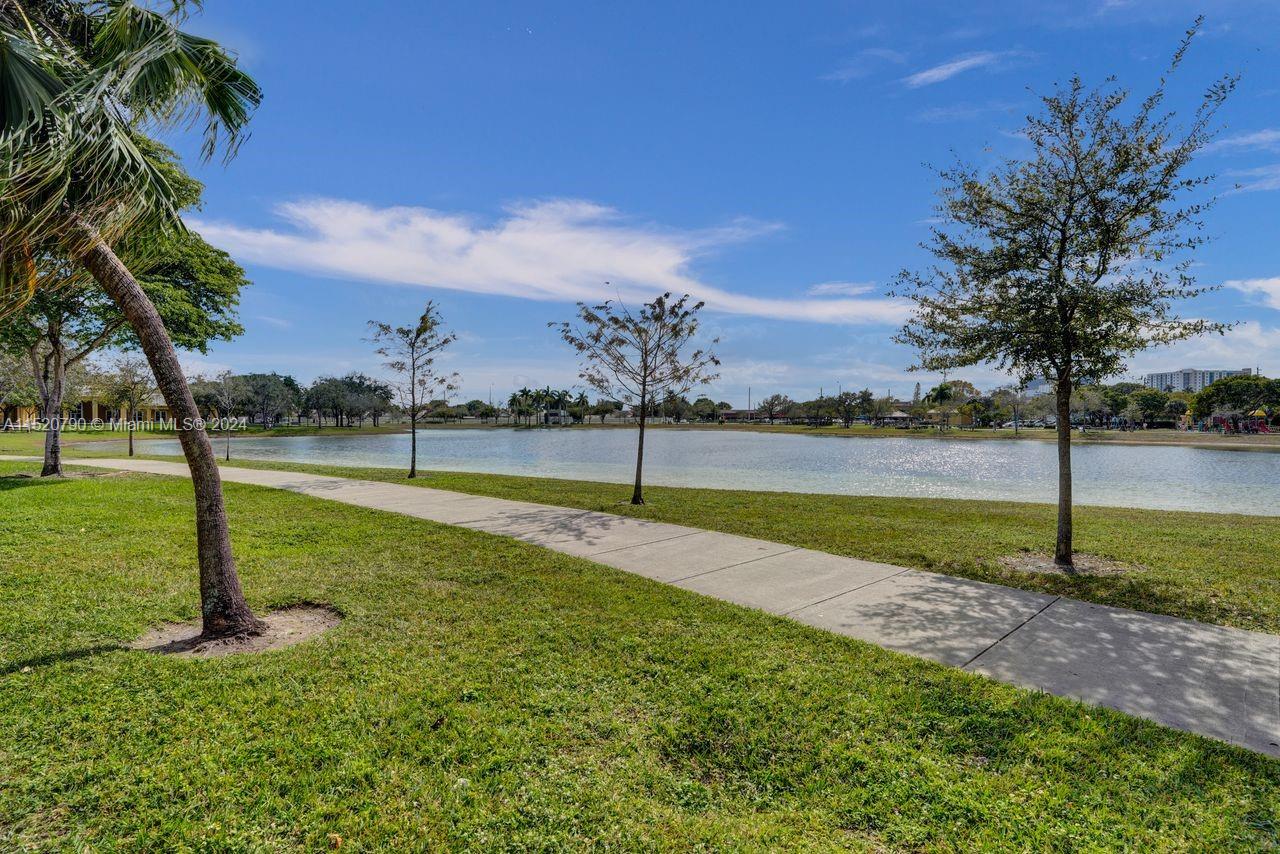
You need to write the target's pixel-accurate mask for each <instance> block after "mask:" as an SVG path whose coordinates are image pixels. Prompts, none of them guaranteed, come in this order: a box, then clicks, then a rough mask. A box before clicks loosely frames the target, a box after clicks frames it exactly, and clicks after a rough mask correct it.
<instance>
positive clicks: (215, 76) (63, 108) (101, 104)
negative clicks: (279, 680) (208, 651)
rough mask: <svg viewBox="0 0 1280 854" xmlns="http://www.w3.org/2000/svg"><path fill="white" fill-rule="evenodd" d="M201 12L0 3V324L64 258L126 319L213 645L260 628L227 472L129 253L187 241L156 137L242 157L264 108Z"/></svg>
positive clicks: (54, 1) (69, 2)
mask: <svg viewBox="0 0 1280 854" xmlns="http://www.w3.org/2000/svg"><path fill="white" fill-rule="evenodd" d="M187 5H188V4H187V3H186V2H184V0H171V2H170V3H169V4H168V5H167V6H166V7H164V8H163V10H162V11H156V10H153V9H150V8H144V7H142V6H140V5H138V4H136V3H133V2H129V1H128V0H115V2H110V3H106V2H100V0H6V1H5V2H4V3H0V50H2V51H3V62H0V92H2V93H3V94H4V97H2V98H0V110H3V113H2V114H0V187H2V189H3V192H0V313H6V312H12V311H14V310H16V309H17V308H20V307H21V305H22V304H23V303H24V302H25V301H26V300H27V299H28V298H29V297H30V296H31V294H32V293H33V292H34V291H35V289H36V288H37V287H38V286H39V279H38V277H37V274H36V263H35V259H36V258H37V257H39V256H40V254H41V253H42V252H45V251H54V252H56V253H58V254H60V255H63V256H64V257H66V258H68V259H71V260H73V261H75V262H76V263H77V264H79V265H81V266H83V267H84V269H85V270H86V271H88V273H89V274H90V275H91V276H92V277H93V279H94V280H95V281H96V282H97V283H98V285H99V286H100V287H102V289H103V290H104V291H105V292H106V293H107V295H108V296H110V297H111V298H112V299H113V300H114V301H115V302H116V304H117V305H118V306H119V308H120V310H121V312H122V313H123V314H124V316H125V317H126V318H127V319H128V321H129V324H130V326H131V327H132V328H133V330H134V332H135V333H136V334H137V336H138V340H139V343H140V346H141V349H142V351H143V353H144V354H145V355H146V357H147V361H148V362H149V363H150V365H151V368H152V371H153V373H154V374H155V377H156V381H157V385H158V386H159V388H160V391H161V393H162V394H163V395H164V398H165V402H166V403H167V404H168V407H169V411H170V412H171V413H172V414H173V416H174V418H175V420H176V422H177V428H178V438H179V440H180V441H181V443H182V449H183V452H184V454H185V455H186V458H187V463H188V465H189V467H190V469H191V478H192V483H193V485H194V487H195V495H196V542H197V551H198V554H199V562H200V599H201V613H202V617H203V634H204V636H205V637H206V638H215V637H223V636H227V635H234V634H239V633H244V632H255V631H260V630H261V628H262V623H261V621H259V620H258V619H257V618H256V617H255V616H254V615H253V612H252V611H251V610H250V609H249V606H248V604H247V603H246V602H245V599H244V594H243V592H242V591H241V587H240V579H239V576H238V574H237V573H236V567H235V559H234V557H233V556H232V551H231V536H230V530H229V527H228V524H227V515H226V509H225V507H224V504H223V498H222V482H221V478H220V477H219V474H218V466H217V461H216V459H215V457H214V454H213V448H212V445H211V444H210V442H209V437H208V436H207V435H206V433H205V431H204V429H203V425H202V423H201V419H200V414H199V411H198V409H197V408H196V405H195V401H194V400H193V399H192V396H191V391H190V389H189V388H188V386H187V382H186V378H185V377H184V376H183V374H182V367H181V365H180V363H179V361H178V355H177V352H176V350H175V349H174V346H173V342H172V340H170V338H169V335H168V332H167V331H166V329H165V326H164V321H163V319H162V318H161V315H160V313H159V312H158V311H157V310H156V307H155V305H154V303H153V302H152V301H151V299H150V298H149V297H148V296H147V293H146V291H145V289H144V288H143V287H142V285H141V283H140V282H139V281H138V279H137V278H136V277H135V275H134V274H133V272H132V271H131V270H130V268H129V266H128V265H127V264H126V261H125V260H124V259H122V254H117V252H116V251H115V248H116V247H117V246H119V245H120V244H121V243H122V241H123V242H127V241H129V240H130V239H131V238H133V237H136V236H138V235H140V234H144V233H147V232H148V231H150V230H153V229H154V230H160V231H180V230H181V219H180V217H179V215H178V210H179V206H178V200H177V198H176V196H175V193H174V190H173V187H172V186H171V185H170V184H169V183H168V182H167V181H166V180H165V179H164V176H163V174H161V172H160V171H159V170H157V169H156V168H155V165H154V164H153V163H152V162H151V161H150V160H149V158H148V157H147V156H146V154H145V151H144V148H145V145H144V140H145V139H146V137H145V134H146V133H148V132H153V131H159V130H163V129H165V128H172V127H179V128H185V127H190V126H191V125H193V124H198V125H199V126H201V127H202V128H203V130H204V154H205V156H206V157H210V156H212V155H213V154H214V153H215V152H217V151H218V150H223V151H225V152H226V153H227V154H228V155H230V153H232V152H234V150H235V147H236V145H237V144H238V142H239V140H240V138H241V134H242V131H243V129H244V128H245V126H246V125H247V123H248V120H249V116H250V114H251V112H252V111H253V109H254V108H255V107H256V106H257V104H258V103H259V101H260V99H261V92H260V90H259V88H258V86H257V84H256V83H255V82H254V81H253V79H252V78H250V77H249V76H248V75H247V74H245V73H244V72H243V71H241V70H240V69H239V68H238V67H237V65H236V62H235V60H234V58H233V57H232V56H231V55H230V54H228V53H227V52H226V51H225V50H223V49H222V48H221V47H220V46H219V45H218V44H217V43H216V42H213V41H209V40H208V39H203V38H200V37H197V36H194V35H191V34H189V33H186V32H184V31H182V30H181V29H180V24H181V23H182V19H183V15H184V12H185V9H186V7H187ZM124 258H127V254H125V255H124Z"/></svg>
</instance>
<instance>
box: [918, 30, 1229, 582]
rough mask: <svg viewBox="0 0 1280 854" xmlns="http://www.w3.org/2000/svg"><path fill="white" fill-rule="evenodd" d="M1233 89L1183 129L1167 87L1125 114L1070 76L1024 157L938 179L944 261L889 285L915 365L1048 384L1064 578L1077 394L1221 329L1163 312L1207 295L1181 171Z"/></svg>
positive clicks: (1116, 98)
mask: <svg viewBox="0 0 1280 854" xmlns="http://www.w3.org/2000/svg"><path fill="white" fill-rule="evenodd" d="M1198 25H1199V24H1198V22H1197V27H1198ZM1194 33H1195V29H1193V30H1192V31H1190V32H1189V33H1188V34H1187V37H1186V39H1184V41H1183V43H1182V45H1181V46H1180V47H1179V49H1178V50H1177V52H1176V53H1175V55H1174V61H1173V67H1174V68H1176V67H1177V66H1178V65H1179V64H1181V61H1182V58H1183V56H1184V54H1185V51H1186V49H1187V47H1188V45H1189V44H1190V41H1191V38H1192V36H1193V35H1194ZM1234 84H1235V81H1234V80H1233V79H1230V78H1228V79H1223V80H1220V81H1218V82H1217V83H1215V84H1214V85H1213V86H1212V87H1210V89H1209V90H1208V92H1207V93H1206V94H1205V96H1204V98H1203V100H1202V102H1201V103H1200V106H1199V108H1198V109H1197V110H1196V112H1195V113H1194V115H1193V117H1192V118H1191V120H1190V121H1189V123H1187V125H1186V126H1184V127H1177V126H1175V124H1174V118H1173V115H1172V114H1171V113H1170V112H1169V111H1168V109H1167V108H1166V107H1165V106H1164V102H1165V95H1166V90H1165V86H1166V84H1165V83H1164V82H1161V83H1160V85H1159V86H1158V87H1157V88H1156V90H1155V91H1154V92H1153V93H1152V94H1151V95H1149V96H1148V97H1146V98H1145V99H1143V100H1142V101H1141V102H1140V103H1139V104H1137V105H1136V107H1135V108H1133V109H1129V104H1130V98H1129V93H1128V92H1127V91H1126V90H1124V89H1120V88H1116V87H1114V86H1113V85H1111V84H1109V83H1108V84H1106V85H1104V86H1103V87H1102V88H1097V89H1089V88H1086V87H1085V85H1084V84H1083V83H1082V82H1081V81H1080V80H1079V79H1078V78H1076V79H1073V80H1071V82H1070V83H1069V84H1068V85H1067V86H1066V87H1065V88H1063V89H1061V90H1059V91H1057V92H1055V93H1054V94H1052V95H1048V96H1046V97H1044V98H1042V99H1041V111H1040V113H1039V114H1038V115H1035V116H1032V117H1029V119H1028V121H1027V124H1026V126H1025V128H1024V130H1023V135H1024V136H1025V137H1026V140H1027V142H1028V144H1029V145H1030V148H1031V153H1030V154H1029V155H1028V156H1027V157H1024V158H1018V159H1007V160H1004V161H1003V162H1001V163H1000V164H999V165H997V166H995V167H993V168H991V169H990V170H979V169H977V168H975V167H972V166H967V165H964V164H961V165H958V166H955V167H953V168H951V169H946V170H943V171H942V172H941V176H940V177H941V180H942V189H941V192H940V205H939V215H940V218H941V220H942V223H941V224H940V225H938V226H936V227H934V229H933V234H932V240H931V241H930V242H929V243H928V244H927V245H926V248H927V249H928V250H929V251H931V252H932V253H933V255H934V256H935V257H936V258H937V259H938V263H937V264H936V265H935V266H933V267H932V268H930V269H928V270H925V271H922V272H910V271H903V273H901V274H900V276H899V278H898V283H897V288H896V292H897V293H899V294H903V295H906V296H908V297H910V298H911V299H912V300H913V301H914V303H915V311H914V316H913V317H912V319H911V320H910V321H909V322H908V323H907V324H906V326H905V327H904V328H903V329H902V330H901V332H900V333H899V334H898V335H897V336H896V340H898V341H899V342H902V343H905V344H908V345H911V346H913V347H915V348H916V349H917V350H918V352H919V361H918V364H917V367H920V368H923V369H927V370H932V371H945V370H950V369H954V368H958V367H961V366H967V365H976V364H980V363H992V364H995V365H996V366H998V367H999V368H1001V369H1004V370H1007V371H1009V372H1011V373H1013V374H1014V375H1015V376H1016V377H1018V379H1019V380H1020V381H1022V382H1030V381H1031V380H1033V379H1035V378H1037V377H1047V378H1048V379H1050V381H1051V382H1052V383H1053V385H1054V394H1055V400H1056V410H1057V438H1058V535H1057V539H1056V542H1055V544H1054V561H1055V562H1056V563H1057V564H1058V565H1060V566H1063V567H1068V568H1069V567H1071V566H1072V514H1071V508H1072V500H1071V485H1072V482H1071V410H1070V408H1071V393H1072V390H1073V389H1074V388H1075V386H1076V385H1077V384H1078V383H1079V382H1081V381H1082V380H1090V381H1095V382H1096V381H1098V380H1101V379H1104V378H1106V377H1110V376H1114V375H1116V374H1118V373H1120V372H1122V371H1123V370H1124V369H1125V359H1126V357H1128V356H1129V355H1131V354H1134V353H1137V352H1139V351H1141V350H1143V349H1145V348H1147V347H1150V346H1153V345H1157V344H1166V343H1169V342H1171V341H1177V340H1180V339H1183V338H1188V337H1190V336H1194V335H1200V334H1204V333H1207V332H1213V331H1222V330H1223V328H1224V327H1223V325H1222V324H1214V323H1209V322H1206V321H1203V320H1195V319H1184V318H1182V317H1180V316H1179V315H1178V314H1177V313H1176V312H1175V311H1174V308H1173V306H1174V304H1175V303H1178V302H1180V301H1182V300H1186V299H1189V298H1191V297H1195V296H1197V295H1198V294H1200V293H1202V292H1203V291H1204V290H1206V289H1204V288H1198V287H1196V285H1195V282H1194V279H1193V278H1192V276H1191V274H1190V260H1191V258H1190V256H1191V253H1192V251H1193V250H1194V249H1195V248H1196V247H1198V246H1199V245H1200V244H1201V243H1202V242H1203V240H1204V238H1203V236H1202V228H1203V222H1202V219H1201V215H1202V213H1203V212H1204V209H1205V199H1204V198H1203V197H1204V195H1205V192H1204V188H1205V185H1206V183H1207V181H1208V178H1205V177H1202V176H1192V175H1188V174H1187V171H1188V167H1189V165H1190V164H1191V161H1192V158H1193V156H1194V155H1195V153H1196V152H1197V151H1198V150H1200V149H1201V148H1203V147H1204V145H1206V144H1207V143H1208V142H1209V141H1210V139H1211V138H1212V133H1213V131H1212V127H1211V125H1212V122H1213V119H1214V117H1215V115H1216V112H1217V110H1218V108H1219V106H1220V105H1221V104H1222V103H1223V100H1224V99H1225V98H1226V97H1227V95H1228V94H1229V93H1230V91H1231V90H1232V88H1233V87H1234Z"/></svg>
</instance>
